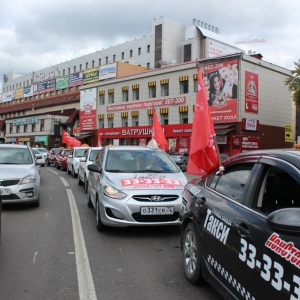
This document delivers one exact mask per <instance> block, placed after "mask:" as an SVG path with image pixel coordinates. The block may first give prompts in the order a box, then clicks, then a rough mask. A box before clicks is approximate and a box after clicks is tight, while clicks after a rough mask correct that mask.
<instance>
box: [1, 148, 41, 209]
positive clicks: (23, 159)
mask: <svg viewBox="0 0 300 300" xmlns="http://www.w3.org/2000/svg"><path fill="white" fill-rule="evenodd" d="M38 164H40V163H39V160H35V157H34V154H33V153H32V151H31V150H30V148H29V147H27V146H25V145H14V144H1V145H0V190H1V195H2V203H3V204H7V203H28V204H31V205H32V206H35V207H38V206H39V205H40V174H39V166H37V165H38Z"/></svg>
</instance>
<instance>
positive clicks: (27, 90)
mask: <svg viewBox="0 0 300 300" xmlns="http://www.w3.org/2000/svg"><path fill="white" fill-rule="evenodd" d="M31 96H33V85H28V86H25V87H24V97H25V98H26V97H31Z"/></svg>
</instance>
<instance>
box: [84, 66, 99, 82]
mask: <svg viewBox="0 0 300 300" xmlns="http://www.w3.org/2000/svg"><path fill="white" fill-rule="evenodd" d="M95 81H99V67H98V68H93V69H88V70H86V71H83V84H88V83H91V82H95Z"/></svg>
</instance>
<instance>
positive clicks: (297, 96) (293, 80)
mask: <svg viewBox="0 0 300 300" xmlns="http://www.w3.org/2000/svg"><path fill="white" fill-rule="evenodd" d="M294 63H295V70H291V73H292V75H291V76H289V77H288V79H287V80H286V81H285V85H287V86H288V87H289V90H290V91H292V92H294V93H293V100H294V102H295V103H296V105H297V106H298V107H300V60H299V61H298V62H294Z"/></svg>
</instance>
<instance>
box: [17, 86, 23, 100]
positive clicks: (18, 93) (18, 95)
mask: <svg viewBox="0 0 300 300" xmlns="http://www.w3.org/2000/svg"><path fill="white" fill-rule="evenodd" d="M23 97H24V88H23V87H21V88H18V89H16V91H15V99H21V98H23Z"/></svg>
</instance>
